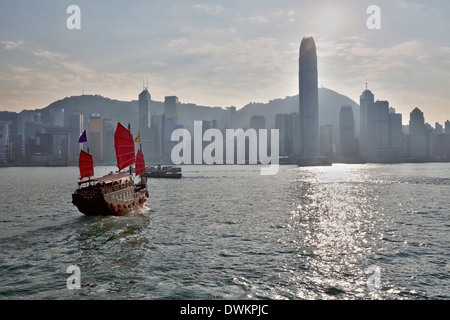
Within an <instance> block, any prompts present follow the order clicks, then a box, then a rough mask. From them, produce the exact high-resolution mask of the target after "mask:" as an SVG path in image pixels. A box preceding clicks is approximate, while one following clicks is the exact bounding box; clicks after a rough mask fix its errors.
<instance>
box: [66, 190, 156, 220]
mask: <svg viewBox="0 0 450 320" xmlns="http://www.w3.org/2000/svg"><path fill="white" fill-rule="evenodd" d="M147 198H148V191H147V188H145V187H135V186H134V184H133V185H132V186H129V187H124V188H121V189H118V190H114V191H111V192H108V191H105V190H103V189H102V188H96V187H94V188H82V189H78V190H77V191H75V193H73V194H72V203H73V204H74V205H75V206H76V207H77V208H78V210H79V211H80V212H81V213H83V214H85V215H87V216H123V215H125V214H128V213H131V212H133V211H136V210H139V209H141V208H142V207H143V206H144V204H145V202H146V201H147Z"/></svg>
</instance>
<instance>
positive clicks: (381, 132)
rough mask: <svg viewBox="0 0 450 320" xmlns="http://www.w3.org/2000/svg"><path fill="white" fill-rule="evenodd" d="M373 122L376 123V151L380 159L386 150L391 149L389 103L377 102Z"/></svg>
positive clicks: (374, 106)
mask: <svg viewBox="0 0 450 320" xmlns="http://www.w3.org/2000/svg"><path fill="white" fill-rule="evenodd" d="M373 111H374V113H373V116H374V118H373V121H374V123H375V131H374V133H375V137H374V142H375V149H376V150H377V157H378V158H384V155H383V156H381V157H380V151H381V154H383V152H384V151H385V149H389V102H388V101H380V100H377V101H376V102H375V104H374V105H373Z"/></svg>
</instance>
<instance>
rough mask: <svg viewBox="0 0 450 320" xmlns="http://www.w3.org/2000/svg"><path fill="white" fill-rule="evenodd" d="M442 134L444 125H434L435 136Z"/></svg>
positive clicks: (437, 123)
mask: <svg viewBox="0 0 450 320" xmlns="http://www.w3.org/2000/svg"><path fill="white" fill-rule="evenodd" d="M442 133H444V130H443V128H442V125H441V124H440V123H439V122H436V123H435V124H434V135H435V136H437V135H438V134H442Z"/></svg>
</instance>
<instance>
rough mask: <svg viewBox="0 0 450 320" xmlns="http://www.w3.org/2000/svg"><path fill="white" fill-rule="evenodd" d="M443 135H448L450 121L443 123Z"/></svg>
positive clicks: (449, 132)
mask: <svg viewBox="0 0 450 320" xmlns="http://www.w3.org/2000/svg"><path fill="white" fill-rule="evenodd" d="M445 133H446V134H450V121H449V120H447V121H445Z"/></svg>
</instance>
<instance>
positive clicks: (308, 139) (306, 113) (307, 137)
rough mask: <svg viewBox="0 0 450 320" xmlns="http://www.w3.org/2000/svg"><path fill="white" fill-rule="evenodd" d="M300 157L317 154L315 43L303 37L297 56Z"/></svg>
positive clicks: (317, 118)
mask: <svg viewBox="0 0 450 320" xmlns="http://www.w3.org/2000/svg"><path fill="white" fill-rule="evenodd" d="M298 77H299V99H300V135H301V137H300V157H301V158H303V159H308V158H314V157H316V156H318V155H319V89H318V76H317V54H316V44H315V42H314V39H313V38H312V37H304V38H303V40H302V42H301V45H300V57H299V72H298Z"/></svg>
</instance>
